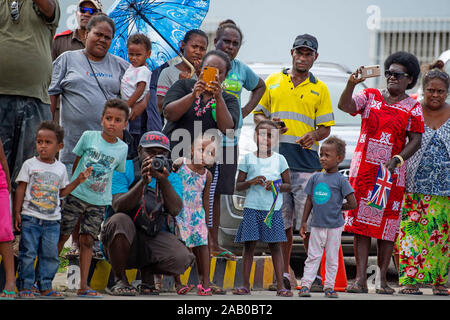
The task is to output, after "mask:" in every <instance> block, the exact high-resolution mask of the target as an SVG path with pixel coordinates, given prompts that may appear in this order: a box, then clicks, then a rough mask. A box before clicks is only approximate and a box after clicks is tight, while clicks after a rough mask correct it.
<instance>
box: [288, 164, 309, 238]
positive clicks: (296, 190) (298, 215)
mask: <svg viewBox="0 0 450 320" xmlns="http://www.w3.org/2000/svg"><path fill="white" fill-rule="evenodd" d="M313 174H314V172H300V171H295V170H289V175H290V178H291V192H283V205H282V207H281V210H282V212H283V222H284V228H285V229H289V228H293V229H294V230H299V229H300V227H301V224H302V218H303V209H304V207H305V202H306V198H307V197H308V195H307V194H306V193H305V188H306V184H307V183H308V180H309V178H311V176H312V175H313ZM307 232H311V215H310V216H309V219H308V223H307Z"/></svg>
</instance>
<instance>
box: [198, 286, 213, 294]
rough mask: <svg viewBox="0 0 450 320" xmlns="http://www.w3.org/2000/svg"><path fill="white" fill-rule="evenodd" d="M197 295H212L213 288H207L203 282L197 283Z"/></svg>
mask: <svg viewBox="0 0 450 320" xmlns="http://www.w3.org/2000/svg"><path fill="white" fill-rule="evenodd" d="M197 295H199V296H212V290H211V288H208V289H205V288H203V286H202V285H201V284H199V285H197Z"/></svg>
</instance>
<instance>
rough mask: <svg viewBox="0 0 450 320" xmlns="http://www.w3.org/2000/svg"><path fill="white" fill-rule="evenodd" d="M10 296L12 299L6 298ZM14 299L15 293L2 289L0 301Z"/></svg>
mask: <svg viewBox="0 0 450 320" xmlns="http://www.w3.org/2000/svg"><path fill="white" fill-rule="evenodd" d="M8 296H12V297H8ZM15 298H16V292H15V291H7V290H6V289H4V290H3V291H2V294H1V295H0V300H14V299H15Z"/></svg>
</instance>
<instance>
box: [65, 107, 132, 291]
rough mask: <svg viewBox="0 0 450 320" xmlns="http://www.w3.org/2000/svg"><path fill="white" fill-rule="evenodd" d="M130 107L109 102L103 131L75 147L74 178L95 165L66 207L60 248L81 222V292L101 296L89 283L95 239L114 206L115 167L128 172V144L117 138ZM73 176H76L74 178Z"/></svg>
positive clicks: (87, 135) (87, 136) (87, 133)
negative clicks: (108, 209) (105, 215)
mask: <svg viewBox="0 0 450 320" xmlns="http://www.w3.org/2000/svg"><path fill="white" fill-rule="evenodd" d="M128 116H129V108H128V105H127V104H126V102H125V101H123V100H121V99H110V100H108V101H106V103H105V107H104V109H103V114H102V117H101V125H102V128H103V129H102V131H85V132H84V133H83V135H82V136H81V138H80V140H78V143H77V145H76V146H75V148H74V149H73V153H75V154H76V156H77V157H76V159H75V162H74V165H73V168H74V173H73V175H72V177H77V176H78V174H79V173H80V172H82V171H83V170H85V169H86V168H89V167H92V173H91V175H90V177H89V178H88V179H87V180H86V181H85V182H84V183H83V184H81V185H79V186H78V187H77V188H76V189H75V190H74V191H72V192H71V193H70V195H68V196H67V197H66V199H65V201H64V205H63V207H62V219H61V235H60V238H59V242H58V251H59V252H61V249H62V248H63V246H64V243H65V242H66V241H67V240H68V238H69V237H70V234H71V233H72V231H73V229H74V228H75V225H76V223H77V221H78V219H79V217H80V216H81V223H80V238H79V240H80V285H79V289H78V291H77V295H78V296H80V297H86V298H101V297H102V296H101V295H100V294H98V293H97V292H96V291H95V290H91V289H90V288H89V286H88V274H89V268H90V265H91V260H92V247H93V244H94V240H96V239H98V235H99V233H100V227H101V223H102V222H103V218H104V214H105V208H106V206H107V205H111V201H112V193H111V183H112V176H113V172H114V170H117V171H119V172H124V171H125V161H126V159H127V150H128V146H127V144H126V143H125V142H123V141H122V140H120V139H119V138H117V137H118V136H119V135H120V134H121V133H122V131H123V130H124V129H125V128H126V126H127V125H128ZM72 179H73V178H72Z"/></svg>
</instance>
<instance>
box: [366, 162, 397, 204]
mask: <svg viewBox="0 0 450 320" xmlns="http://www.w3.org/2000/svg"><path fill="white" fill-rule="evenodd" d="M391 188H392V176H391V173H390V172H389V170H388V169H387V168H386V167H385V166H383V165H382V164H380V165H379V167H378V172H377V177H376V179H375V186H374V188H373V190H372V194H371V196H370V199H369V202H368V203H367V204H368V205H369V206H371V207H374V208H377V209H380V210H381V209H384V208H386V206H387V202H388V198H389V192H390V191H391Z"/></svg>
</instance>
